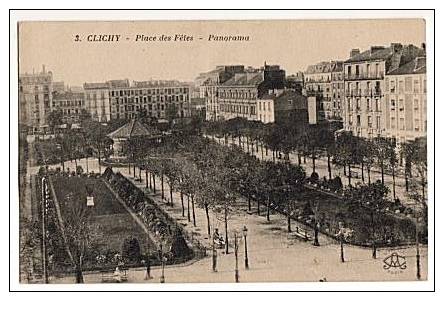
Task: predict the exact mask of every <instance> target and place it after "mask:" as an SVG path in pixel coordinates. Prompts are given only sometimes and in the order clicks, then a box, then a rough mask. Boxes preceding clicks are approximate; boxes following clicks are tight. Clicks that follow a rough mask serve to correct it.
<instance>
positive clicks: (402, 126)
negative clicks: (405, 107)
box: [399, 118, 405, 130]
mask: <svg viewBox="0 0 444 311" xmlns="http://www.w3.org/2000/svg"><path fill="white" fill-rule="evenodd" d="M399 128H400V129H401V130H405V122H404V118H399Z"/></svg>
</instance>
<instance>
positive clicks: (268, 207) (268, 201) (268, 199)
mask: <svg viewBox="0 0 444 311" xmlns="http://www.w3.org/2000/svg"><path fill="white" fill-rule="evenodd" d="M267 221H270V195H268V197H267Z"/></svg>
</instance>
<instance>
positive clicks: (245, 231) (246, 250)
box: [242, 226, 250, 269]
mask: <svg viewBox="0 0 444 311" xmlns="http://www.w3.org/2000/svg"><path fill="white" fill-rule="evenodd" d="M247 233H248V229H247V226H244V228H243V229H242V234H243V236H244V242H245V269H249V268H250V267H249V265H248V247H247Z"/></svg>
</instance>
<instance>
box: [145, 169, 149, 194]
mask: <svg viewBox="0 0 444 311" xmlns="http://www.w3.org/2000/svg"><path fill="white" fill-rule="evenodd" d="M145 183H146V185H145V188H146V189H148V187H149V185H148V170H147V169H145Z"/></svg>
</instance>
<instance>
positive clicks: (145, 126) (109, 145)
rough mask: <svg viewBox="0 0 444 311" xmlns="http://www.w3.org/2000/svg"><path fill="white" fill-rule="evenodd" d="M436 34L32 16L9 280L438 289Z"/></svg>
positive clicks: (410, 21) (345, 24)
mask: <svg viewBox="0 0 444 311" xmlns="http://www.w3.org/2000/svg"><path fill="white" fill-rule="evenodd" d="M68 20H69V21H68ZM426 26H427V25H426V21H425V20H424V19H423V18H420V17H418V18H379V19H371V18H370V19H369V18H360V17H359V15H356V18H349V19H332V18H331V19H303V18H299V19H296V18H294V19H282V20H276V19H254V20H248V19H245V20H242V19H239V20H228V19H227V20H208V19H207V20H204V19H202V20H187V21H185V20H168V19H165V20H156V21H154V20H148V19H147V20H136V21H134V20H131V19H128V20H118V21H117V20H115V21H113V20H106V21H104V20H90V21H85V20H78V21H76V20H75V19H67V20H66V21H63V20H58V21H51V20H45V19H41V20H39V21H31V20H19V21H18V22H17V25H16V27H17V40H18V63H17V70H18V76H17V77H18V80H17V81H11V83H16V84H17V93H18V95H17V99H18V100H17V102H11V113H18V129H19V139H18V154H19V169H18V182H19V206H17V208H16V209H17V210H19V233H18V234H19V242H20V244H19V246H20V248H19V264H18V265H19V273H18V274H16V275H12V276H11V277H12V278H18V279H19V282H20V283H21V284H76V283H84V284H88V283H141V284H149V283H151V284H152V285H153V284H157V285H156V286H159V287H161V286H162V285H160V284H161V283H254V282H260V283H267V282H317V284H318V285H319V282H368V281H380V282H398V281H415V282H423V281H427V280H428V279H429V277H430V275H429V251H430V249H429V248H430V247H432V246H429V244H428V241H429V238H430V236H431V234H432V232H431V231H430V230H429V215H431V213H433V206H432V205H431V202H429V186H428V178H427V177H428V166H427V160H428V159H429V160H430V157H429V158H428V157H427V135H428V133H427V119H428V116H430V114H428V112H429V110H433V106H434V102H433V97H432V96H430V94H429V92H428V86H429V85H431V83H430V82H429V81H430V80H429V79H430V77H429V76H428V70H429V68H427V64H428V63H430V62H427V58H428V55H427V54H429V46H428V43H429V41H428V40H429V39H430V38H427V40H426ZM429 57H430V56H429ZM431 57H433V56H431ZM12 69H13V68H12ZM428 98H429V101H427V99H428ZM432 130H433V129H432ZM11 139H15V138H11ZM431 148H433V146H432V147H431ZM79 286H80V287H81V286H86V285H79ZM116 286H119V285H116ZM114 288H116V287H114ZM117 288H119V287H117Z"/></svg>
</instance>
